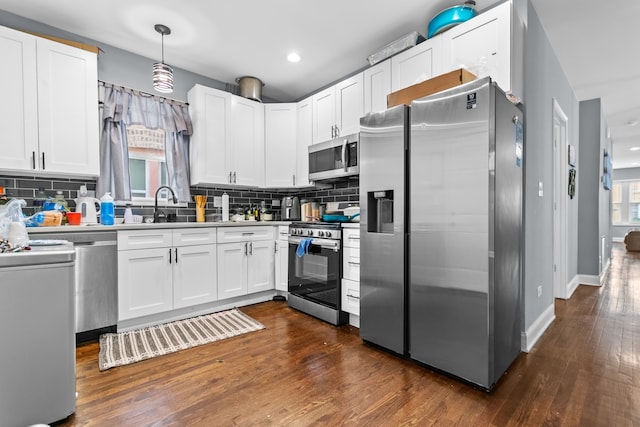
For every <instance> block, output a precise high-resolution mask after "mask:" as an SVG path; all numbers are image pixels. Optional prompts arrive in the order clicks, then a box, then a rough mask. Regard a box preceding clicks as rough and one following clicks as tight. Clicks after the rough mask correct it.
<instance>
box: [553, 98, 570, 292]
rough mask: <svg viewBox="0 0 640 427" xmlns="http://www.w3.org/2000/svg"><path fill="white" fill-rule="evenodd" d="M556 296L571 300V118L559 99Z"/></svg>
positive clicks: (555, 128) (555, 193) (555, 181)
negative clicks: (568, 198)
mask: <svg viewBox="0 0 640 427" xmlns="http://www.w3.org/2000/svg"><path fill="white" fill-rule="evenodd" d="M551 140H552V153H553V201H552V210H553V233H552V234H553V269H552V274H553V296H554V297H555V298H562V299H567V298H569V294H568V289H567V283H568V281H567V264H568V254H567V241H568V239H567V232H568V219H567V185H568V177H567V174H568V173H569V171H568V166H567V162H568V153H567V151H568V146H569V118H568V117H567V115H566V114H565V113H564V111H563V110H562V107H561V106H560V104H559V103H558V101H557V100H556V99H553V118H552V136H551Z"/></svg>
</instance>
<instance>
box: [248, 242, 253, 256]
mask: <svg viewBox="0 0 640 427" xmlns="http://www.w3.org/2000/svg"><path fill="white" fill-rule="evenodd" d="M249 255H253V242H249Z"/></svg>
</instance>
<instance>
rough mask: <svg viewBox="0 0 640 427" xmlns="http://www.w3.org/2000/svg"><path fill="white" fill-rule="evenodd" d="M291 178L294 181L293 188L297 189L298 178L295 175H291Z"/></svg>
mask: <svg viewBox="0 0 640 427" xmlns="http://www.w3.org/2000/svg"><path fill="white" fill-rule="evenodd" d="M291 178H292V179H293V186H294V187H295V186H296V176H295V174H294V175H291Z"/></svg>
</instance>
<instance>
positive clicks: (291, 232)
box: [290, 228, 298, 236]
mask: <svg viewBox="0 0 640 427" xmlns="http://www.w3.org/2000/svg"><path fill="white" fill-rule="evenodd" d="M297 232H298V231H297V230H296V229H295V228H292V229H291V231H290V234H291V235H292V236H295V235H296V233H297Z"/></svg>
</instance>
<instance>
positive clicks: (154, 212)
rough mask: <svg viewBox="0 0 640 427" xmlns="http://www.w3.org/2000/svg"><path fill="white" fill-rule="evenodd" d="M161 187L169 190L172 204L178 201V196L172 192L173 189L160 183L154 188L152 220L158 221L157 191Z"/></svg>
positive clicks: (158, 191)
mask: <svg viewBox="0 0 640 427" xmlns="http://www.w3.org/2000/svg"><path fill="white" fill-rule="evenodd" d="M163 188H166V189H167V190H169V191H170V192H171V197H172V198H173V203H174V204H177V203H178V198H177V197H176V193H174V192H173V189H172V188H171V187H169V186H168V185H161V186H160V187H158V189H157V190H156V195H155V202H154V204H153V222H160V214H159V213H158V193H160V190H162V189H163Z"/></svg>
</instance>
